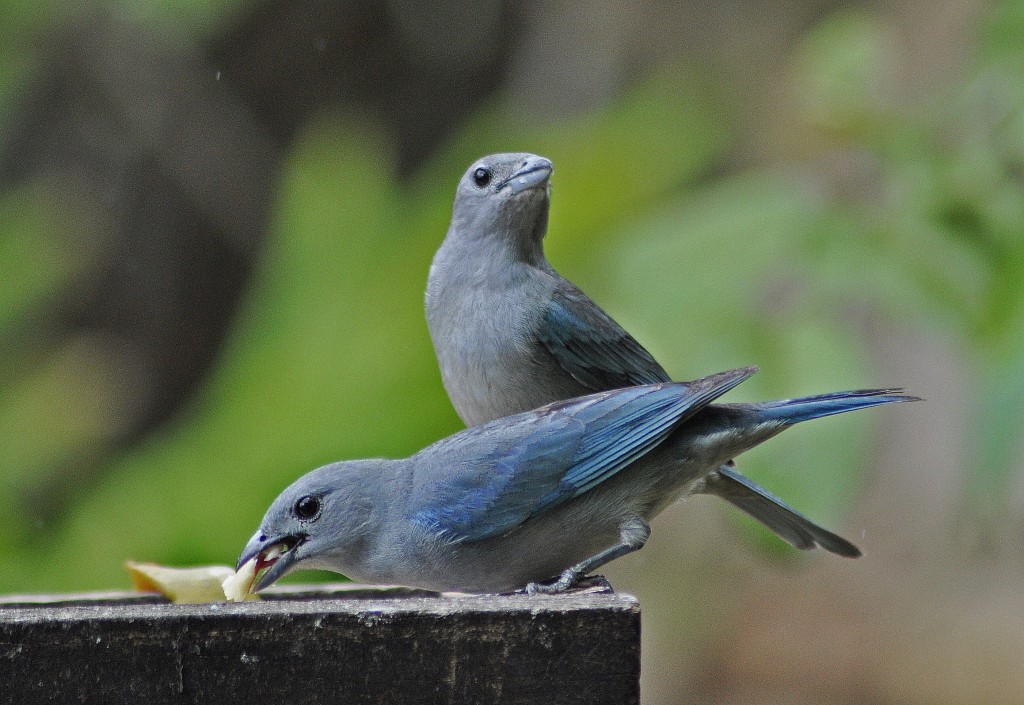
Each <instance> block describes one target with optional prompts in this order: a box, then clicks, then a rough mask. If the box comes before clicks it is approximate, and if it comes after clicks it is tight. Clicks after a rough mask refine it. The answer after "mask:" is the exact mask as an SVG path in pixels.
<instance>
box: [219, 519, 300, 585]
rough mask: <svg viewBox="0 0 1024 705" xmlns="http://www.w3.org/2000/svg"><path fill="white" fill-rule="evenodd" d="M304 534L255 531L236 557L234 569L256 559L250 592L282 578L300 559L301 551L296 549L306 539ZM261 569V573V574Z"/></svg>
mask: <svg viewBox="0 0 1024 705" xmlns="http://www.w3.org/2000/svg"><path fill="white" fill-rule="evenodd" d="M306 538H307V537H306V536H276V537H271V536H267V535H266V534H264V533H263V532H262V531H257V532H256V533H255V534H254V535H253V537H252V538H251V539H249V543H248V544H246V546H245V549H244V550H243V551H242V555H241V556H240V557H239V559H238V565H237V566H236V567H235V570H236V571H237V570H239V569H240V568H241V567H242V566H243V565H245V564H246V563H248V562H249V561H251V560H254V559H255V561H256V567H255V569H254V571H253V572H254V573H255V574H256V580H255V581H254V582H253V585H252V592H259V591H260V590H262V589H263V588H265V587H268V586H270V585H273V584H274V583H275V582H277V580H278V579H280V578H283V577H284V575H285V573H287V572H289V571H290V570H291V569H292V568H294V567H295V566H296V564H298V562H299V561H300V560H301V558H302V556H301V552H300V551H298V550H297V549H298V548H299V547H300V546H301V545H302V544H303V543H304V542H305V541H306ZM261 571H262V574H261Z"/></svg>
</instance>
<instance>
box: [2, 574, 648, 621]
mask: <svg viewBox="0 0 1024 705" xmlns="http://www.w3.org/2000/svg"><path fill="white" fill-rule="evenodd" d="M266 597H267V598H268V599H264V600H260V601H254V602H240V603H239V602H212V603H202V604H181V605H176V604H171V603H170V602H168V601H167V600H166V598H163V597H161V596H159V595H155V594H149V593H131V592H110V593H83V594H67V595H8V596H4V597H2V598H0V600H2V602H0V622H22V623H24V622H32V621H40V622H42V621H47V620H53V619H61V620H69V621H77V620H96V619H100V620H106V619H161V618H172V617H181V616H186V615H209V614H217V615H243V616H244V615H261V614H313V613H319V612H329V613H339V612H340V613H344V612H347V613H352V614H357V615H364V614H371V613H373V614H379V615H384V614H386V615H391V616H399V615H403V614H421V615H422V614H429V615H434V616H444V615H448V614H458V613H496V612H502V613H521V612H528V613H531V614H539V613H565V612H573V611H580V610H582V611H594V610H597V611H607V610H611V611H614V612H620V611H626V612H639V610H640V605H639V602H638V601H637V599H636V598H635V597H633V596H632V595H627V594H620V593H613V592H609V591H580V592H575V593H569V594H565V595H466V594H460V593H443V594H439V593H430V592H428V591H422V590H410V589H408V588H396V587H376V586H364V585H353V584H351V583H341V584H328V585H301V586H299V585H294V586H288V587H286V588H278V589H276V590H274V591H272V592H269V594H267V596H266Z"/></svg>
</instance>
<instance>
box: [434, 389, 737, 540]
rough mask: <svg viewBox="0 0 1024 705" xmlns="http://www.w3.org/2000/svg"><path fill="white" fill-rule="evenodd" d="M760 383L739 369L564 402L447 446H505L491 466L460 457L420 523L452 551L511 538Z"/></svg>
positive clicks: (439, 479) (485, 460)
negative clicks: (749, 384)
mask: <svg viewBox="0 0 1024 705" xmlns="http://www.w3.org/2000/svg"><path fill="white" fill-rule="evenodd" d="M751 374H753V369H744V370H733V371H730V372H723V373H721V374H719V375H713V376H712V377H706V378H704V379H702V380H697V381H696V382H690V383H666V384H658V385H648V386H641V387H631V388H627V389H620V390H616V391H612V392H605V393H602V394H595V395H591V396H589V397H583V398H581V399H574V400H570V401H567V402H556V403H555V404H551V405H548V406H547V407H544V408H542V409H539V410H537V411H532V412H527V413H526V414H519V415H517V416H514V417H509V418H508V419H499V420H498V421H495V422H491V423H490V424H485V425H483V426H478V427H476V428H473V429H469V430H467V431H464V432H463V433H461V434H457V435H456V436H452V437H451V438H450V439H446V442H450V443H451V445H452V446H453V447H457V448H458V449H459V450H460V451H461V450H462V448H465V447H467V446H472V445H474V443H473V440H474V439H473V438H472V436H474V435H479V438H477V439H475V440H477V441H479V442H480V443H481V444H486V442H487V439H488V436H489V435H491V434H493V435H494V436H497V437H501V438H500V441H499V442H498V443H496V444H490V445H485V447H486V450H485V451H484V453H483V454H482V457H481V456H479V455H474V453H473V452H468V453H450V454H449V458H450V462H449V464H448V467H447V472H445V473H444V474H443V475H438V476H436V477H434V478H433V479H432V480H431V481H430V482H428V483H426V485H425V486H424V487H422V488H419V490H418V491H417V492H415V493H414V494H415V496H416V497H417V499H416V501H415V503H416V508H415V513H414V520H415V521H416V522H417V523H419V524H420V525H422V526H425V527H427V528H429V529H430V530H432V531H434V532H436V533H437V534H438V535H440V536H442V537H444V538H445V539H446V540H449V541H452V542H469V541H480V540H483V539H487V538H491V537H494V536H500V535H502V534H505V533H508V532H509V531H511V530H513V529H515V528H516V527H517V526H519V525H520V524H522V523H523V522H524V521H526V520H527V519H529V518H530V517H532V516H536V515H538V514H541V513H543V512H545V511H548V510H550V509H553V508H554V507H556V506H558V505H559V504H561V503H563V502H566V501H568V500H570V499H572V498H574V497H577V496H579V495H581V494H583V493H584V492H587V491H588V490H590V489H591V488H593V487H595V486H597V485H599V484H600V483H602V482H604V481H605V480H607V479H608V478H610V477H612V476H613V475H615V473H617V472H619V471H620V470H622V469H623V468H625V467H626V466H628V465H629V464H630V463H632V462H633V461H635V460H636V459H637V458H639V457H641V456H643V455H644V454H645V453H648V452H650V451H651V449H652V448H654V447H655V446H657V445H658V444H659V443H661V442H662V441H663V440H664V439H665V438H666V437H667V436H668V435H669V434H670V433H671V432H672V430H673V429H674V428H675V427H676V426H677V425H678V424H679V423H680V422H682V421H683V420H685V419H686V418H688V417H690V416H691V415H693V414H694V413H696V412H697V411H698V410H699V409H701V408H702V407H704V406H705V405H707V404H708V403H710V402H711V401H712V400H713V399H715V398H716V397H718V396H720V395H722V394H724V393H725V392H726V391H727V390H729V389H731V388H732V387H734V386H736V385H737V384H739V383H740V382H742V381H743V380H744V379H746V378H747V377H749V376H750V375H751ZM509 429H512V433H509ZM463 434H467V436H466V437H465V438H463V439H462V440H461V441H460V440H459V438H460V436H463ZM466 442H468V443H467V445H463V443H466ZM442 455H443V452H442ZM456 458H457V459H456ZM437 459H440V456H439V457H438V458H435V460H437Z"/></svg>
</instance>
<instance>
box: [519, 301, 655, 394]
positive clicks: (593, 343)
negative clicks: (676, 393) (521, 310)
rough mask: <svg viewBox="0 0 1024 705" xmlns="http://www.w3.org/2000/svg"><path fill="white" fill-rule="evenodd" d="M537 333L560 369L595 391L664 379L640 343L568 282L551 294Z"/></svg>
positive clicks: (651, 382) (539, 339) (652, 382)
mask: <svg viewBox="0 0 1024 705" xmlns="http://www.w3.org/2000/svg"><path fill="white" fill-rule="evenodd" d="M536 335H537V340H538V341H539V342H540V343H541V345H543V346H544V347H545V348H546V349H547V350H548V352H550V353H551V355H552V356H553V357H554V358H555V360H556V361H557V362H558V364H559V365H560V366H561V367H562V369H564V370H565V371H566V372H568V373H569V374H571V375H572V376H573V378H575V379H576V381H577V382H579V383H580V384H582V385H583V386H585V387H587V388H588V389H592V390H593V391H595V392H599V391H602V390H605V389H618V388H620V387H631V386H634V385H639V384H657V383H659V382H668V381H669V376H668V373H666V372H665V370H664V369H663V368H662V367H661V365H659V364H658V362H657V361H656V360H655V359H654V358H653V357H651V354H650V353H649V352H647V350H645V349H644V347H643V346H642V345H640V343H638V342H637V341H636V340H635V339H634V338H633V337H632V336H631V335H630V334H629V333H627V332H626V331H625V330H623V329H622V327H621V326H620V325H619V324H618V323H616V322H615V321H614V320H612V318H611V317H610V316H609V315H608V314H606V313H605V312H604V311H602V310H601V309H600V308H599V307H598V306H597V305H596V304H594V302H593V301H591V300H590V299H589V298H587V296H586V295H585V294H584V293H583V292H581V291H580V290H579V289H577V288H576V287H575V286H573V285H572V284H571V283H569V282H568V281H565V282H562V286H560V287H559V288H557V289H556V290H555V291H554V293H553V294H552V296H551V301H550V303H549V304H548V307H547V309H546V310H545V312H544V316H543V317H542V319H541V321H540V325H539V327H538V329H537V333H536Z"/></svg>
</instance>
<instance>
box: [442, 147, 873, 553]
mask: <svg viewBox="0 0 1024 705" xmlns="http://www.w3.org/2000/svg"><path fill="white" fill-rule="evenodd" d="M551 172H552V165H551V162H550V161H548V160H547V159H545V158H543V157H538V156H536V155H533V154H494V155H491V156H488V157H484V158H482V159H480V160H478V161H477V162H476V163H474V164H473V165H472V166H471V167H470V168H469V169H468V170H467V171H466V173H465V175H464V176H463V177H462V179H461V181H460V182H459V185H458V188H457V189H456V192H455V204H454V207H453V209H452V220H451V225H450V226H449V228H448V234H447V235H446V237H445V239H444V242H443V243H442V245H441V247H440V249H438V251H437V254H436V255H435V256H434V261H433V264H432V265H431V268H430V277H429V279H428V282H427V295H426V311H427V324H428V326H429V328H430V336H431V338H432V340H433V343H434V350H435V351H436V353H437V360H438V363H439V365H440V368H441V379H442V381H443V382H444V386H445V389H446V390H447V391H448V396H449V397H450V398H451V401H452V404H453V405H454V406H455V409H456V411H457V412H458V413H459V416H461V417H462V420H463V421H465V422H466V425H468V426H473V425H476V424H481V423H484V422H487V421H491V420H493V419H497V418H500V417H502V416H508V415H511V414H517V413H520V412H524V411H527V410H530V409H535V408H537V407H540V406H542V405H544V404H548V403H551V402H554V401H557V400H560V399H571V398H573V397H578V396H583V395H586V394H591V393H594V392H600V391H605V390H609V389H618V388H621V387H627V386H633V385H643V384H656V383H661V382H668V381H670V378H669V376H668V373H666V372H665V370H664V369H663V368H662V367H661V365H659V364H658V363H657V361H656V360H655V359H654V358H653V357H652V356H651V354H650V353H648V352H647V350H645V349H644V348H643V346H642V345H640V344H639V343H638V342H637V341H636V340H634V339H633V337H632V336H630V335H629V333H627V332H626V331H625V330H623V329H622V327H621V326H619V324H617V323H616V322H615V321H614V320H613V319H612V318H611V316H609V315H608V314H607V313H605V312H604V311H602V310H601V308H600V307H599V306H598V305H597V304H595V303H594V302H593V301H591V300H590V299H589V298H588V297H587V296H586V294H584V293H583V292H582V291H580V290H579V289H578V288H576V286H575V285H573V283H572V282H570V281H569V280H567V279H565V278H564V277H562V276H561V275H560V274H559V273H558V272H556V271H555V270H554V268H553V267H552V266H551V264H550V263H549V262H548V260H547V258H546V257H545V256H544V248H543V239H544V235H545V233H546V232H547V224H548V204H549V200H550V192H551V186H550V177H551ZM727 460H728V458H727ZM699 491H703V492H707V493H709V494H714V495H717V496H719V497H721V498H723V499H725V500H727V501H728V502H730V503H732V504H733V505H734V506H736V507H738V508H739V509H741V510H743V511H744V512H746V513H747V514H749V515H750V516H752V517H753V518H755V519H757V520H758V521H760V522H761V523H763V524H765V525H766V526H767V527H768V528H769V529H771V530H772V531H774V532H775V533H776V534H777V535H778V536H780V537H781V538H783V539H784V540H786V541H788V542H789V543H791V544H793V545H794V546H797V547H798V548H809V547H813V546H814V545H815V544H816V545H819V546H821V547H823V548H825V549H827V550H829V551H832V552H833V553H839V554H841V555H844V556H849V555H851V553H852V552H851V544H850V543H849V542H848V541H846V540H844V539H841V538H840V537H838V536H836V535H835V534H833V533H831V532H829V531H827V530H825V529H823V528H821V527H819V526H817V525H816V524H814V523H813V522H811V521H810V519H808V518H807V517H805V516H803V515H801V514H798V513H796V512H793V511H791V510H790V509H789V508H788V507H786V506H785V505H783V504H781V503H779V502H778V501H777V500H776V498H775V497H774V496H773V495H772V494H771V493H770V492H768V491H767V490H765V489H764V488H762V487H760V486H758V485H757V484H756V483H754V482H753V481H752V480H750V479H749V478H746V477H744V476H743V475H741V474H739V473H738V472H737V471H736V470H735V468H734V467H733V466H732V465H731V464H726V465H723V466H722V467H721V468H719V469H717V470H715V471H714V473H713V474H712V475H711V476H709V480H708V481H707V482H706V483H704V485H703V486H702V487H701V488H700V489H699ZM808 540H810V541H812V543H811V545H810V546H808V545H807V541H808ZM854 550H855V549H854ZM856 555H859V551H856Z"/></svg>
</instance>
